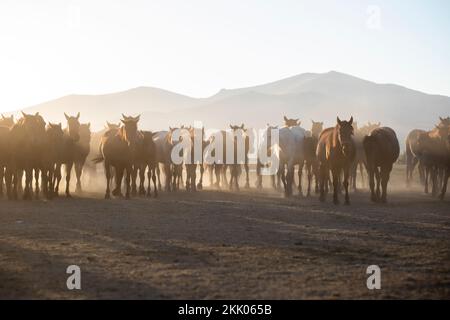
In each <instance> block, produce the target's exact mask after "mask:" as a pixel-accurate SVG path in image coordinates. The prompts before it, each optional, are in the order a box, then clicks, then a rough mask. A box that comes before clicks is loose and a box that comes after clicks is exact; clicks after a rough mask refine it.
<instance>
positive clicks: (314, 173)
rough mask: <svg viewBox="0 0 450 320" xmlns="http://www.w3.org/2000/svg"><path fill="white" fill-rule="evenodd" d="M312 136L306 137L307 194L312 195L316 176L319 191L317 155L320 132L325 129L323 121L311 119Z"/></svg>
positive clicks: (317, 191)
mask: <svg viewBox="0 0 450 320" xmlns="http://www.w3.org/2000/svg"><path fill="white" fill-rule="evenodd" d="M311 122H312V127H311V136H310V137H305V138H304V144H303V148H304V152H305V168H306V172H307V174H308V189H307V193H306V195H307V196H308V197H309V196H310V195H311V182H312V179H313V177H314V178H315V182H316V184H315V193H316V194H317V193H319V161H318V160H317V156H316V149H317V144H318V143H319V136H320V133H321V132H322V131H323V122H315V121H314V120H311Z"/></svg>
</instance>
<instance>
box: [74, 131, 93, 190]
mask: <svg viewBox="0 0 450 320" xmlns="http://www.w3.org/2000/svg"><path fill="white" fill-rule="evenodd" d="M79 135H80V139H79V140H78V141H77V142H76V144H75V147H76V149H75V153H74V166H75V175H76V177H77V186H76V189H75V192H77V193H81V192H82V188H81V175H82V173H83V167H84V165H85V163H86V158H87V157H88V155H89V152H90V150H91V124H90V123H86V124H81V125H80V132H79Z"/></svg>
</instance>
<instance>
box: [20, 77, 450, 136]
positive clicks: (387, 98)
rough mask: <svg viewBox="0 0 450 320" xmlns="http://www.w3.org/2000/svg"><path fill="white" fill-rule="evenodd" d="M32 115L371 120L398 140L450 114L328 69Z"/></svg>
mask: <svg viewBox="0 0 450 320" xmlns="http://www.w3.org/2000/svg"><path fill="white" fill-rule="evenodd" d="M25 111H26V112H36V111H40V112H41V113H42V114H43V115H44V116H45V117H46V119H49V120H51V121H58V122H59V121H63V120H64V117H63V112H67V113H70V114H75V113H76V112H78V111H79V112H81V121H82V122H88V121H90V122H91V123H92V125H93V127H94V128H96V129H100V128H101V127H103V125H104V123H105V121H106V120H108V121H111V122H112V121H118V120H119V118H120V115H121V113H125V114H127V115H137V114H142V116H141V119H142V120H141V123H140V124H141V127H143V128H147V129H150V130H161V129H165V128H167V127H168V126H169V125H170V126H179V125H181V124H192V123H193V122H194V121H202V122H203V124H204V125H205V126H207V127H213V128H217V129H219V128H224V127H228V124H230V123H236V124H238V123H239V124H240V123H245V124H246V125H247V126H251V127H255V128H263V127H265V125H266V124H267V123H270V124H274V125H275V124H281V123H282V119H283V115H286V116H288V117H291V118H300V119H301V120H302V122H303V126H304V127H305V128H309V127H310V124H311V122H310V119H314V120H315V121H319V120H320V121H324V122H325V124H326V125H327V126H332V125H334V123H335V121H336V116H340V117H341V118H345V119H348V118H349V117H350V116H351V115H353V116H354V118H355V121H357V122H359V123H360V124H361V123H365V122H367V121H372V122H375V121H376V122H378V121H380V122H381V123H382V124H383V125H386V126H391V127H392V128H394V129H395V130H396V131H397V133H398V135H399V138H400V139H401V140H403V139H404V138H405V136H406V135H407V133H408V132H409V131H410V130H411V129H413V128H423V129H430V128H432V127H433V126H434V124H436V123H437V122H438V117H439V116H448V115H449V113H450V97H446V96H440V95H429V94H425V93H422V92H419V91H415V90H411V89H408V88H405V87H402V86H398V85H394V84H378V83H374V82H370V81H367V80H363V79H359V78H357V77H353V76H351V75H347V74H343V73H339V72H336V71H331V72H328V73H304V74H300V75H297V76H293V77H290V78H286V79H282V80H279V81H275V82H271V83H267V84H263V85H258V86H253V87H247V88H238V89H231V90H225V89H222V90H221V91H219V92H218V93H217V94H215V95H213V96H211V97H209V98H201V99H197V98H191V97H187V96H184V95H180V94H176V93H172V92H169V91H165V90H162V89H157V88H149V87H140V88H135V89H131V90H128V91H124V92H119V93H112V94H106V95H70V96H66V97H62V98H59V99H56V100H53V101H49V102H46V103H42V104H40V105H37V106H33V107H31V108H27V109H25Z"/></svg>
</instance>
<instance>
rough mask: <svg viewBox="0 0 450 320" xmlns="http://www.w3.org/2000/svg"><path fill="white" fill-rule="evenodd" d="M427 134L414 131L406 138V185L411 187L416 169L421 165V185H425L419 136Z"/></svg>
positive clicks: (421, 131)
mask: <svg viewBox="0 0 450 320" xmlns="http://www.w3.org/2000/svg"><path fill="white" fill-rule="evenodd" d="M424 133H426V131H424V130H419V129H415V130H412V131H411V132H410V133H409V134H408V136H407V137H406V142H405V145H406V185H407V186H410V185H411V180H412V178H413V172H414V168H415V167H416V165H417V164H419V176H420V181H421V183H425V171H424V168H423V164H422V163H421V162H420V161H419V157H418V154H419V151H420V150H419V143H418V141H419V136H420V135H422V134H424Z"/></svg>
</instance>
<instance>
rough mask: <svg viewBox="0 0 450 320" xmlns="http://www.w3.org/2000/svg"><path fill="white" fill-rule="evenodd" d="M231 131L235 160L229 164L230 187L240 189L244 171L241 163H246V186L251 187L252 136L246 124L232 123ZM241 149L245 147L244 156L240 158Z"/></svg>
mask: <svg viewBox="0 0 450 320" xmlns="http://www.w3.org/2000/svg"><path fill="white" fill-rule="evenodd" d="M230 129H231V133H230V136H231V138H232V140H231V141H233V161H232V163H231V164H230V165H229V168H230V184H229V188H230V190H232V189H233V188H235V189H236V190H239V177H240V175H241V173H242V168H241V165H244V169H245V188H246V189H248V188H250V182H249V181H250V179H249V165H248V162H249V161H248V153H249V150H250V137H249V135H248V129H245V126H244V124H242V125H240V126H236V125H231V124H230ZM239 143H243V144H244V145H243V148H239V145H238V144H239ZM239 149H241V150H242V149H243V151H244V154H243V156H244V158H243V159H239V158H238V156H239V155H238V153H239V152H238V151H239ZM227 162H228V161H227Z"/></svg>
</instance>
